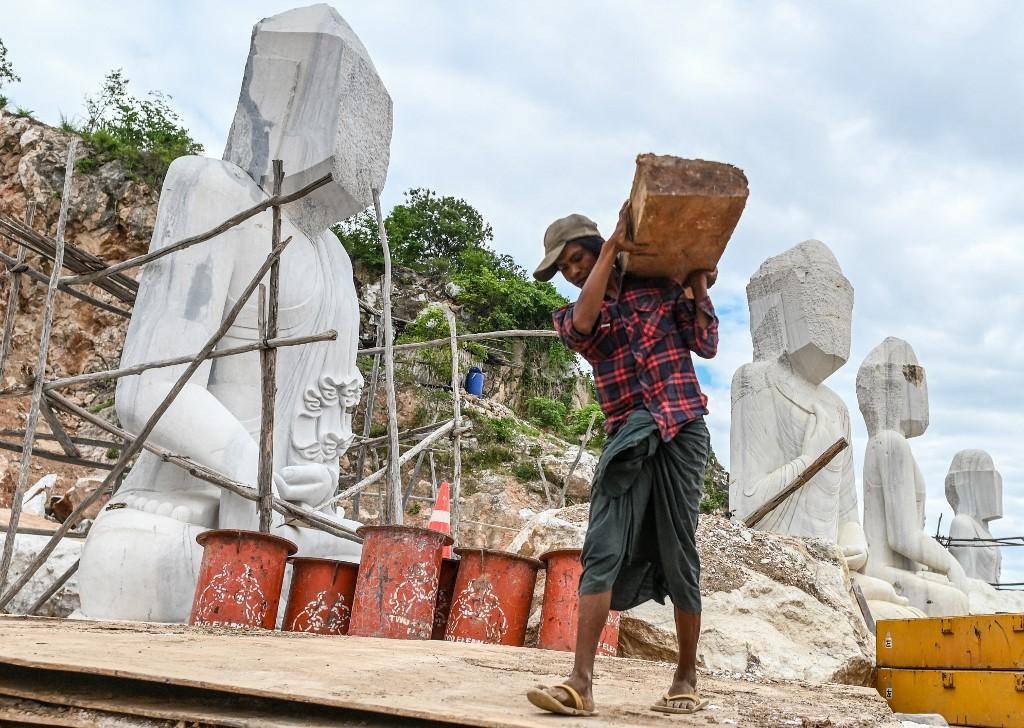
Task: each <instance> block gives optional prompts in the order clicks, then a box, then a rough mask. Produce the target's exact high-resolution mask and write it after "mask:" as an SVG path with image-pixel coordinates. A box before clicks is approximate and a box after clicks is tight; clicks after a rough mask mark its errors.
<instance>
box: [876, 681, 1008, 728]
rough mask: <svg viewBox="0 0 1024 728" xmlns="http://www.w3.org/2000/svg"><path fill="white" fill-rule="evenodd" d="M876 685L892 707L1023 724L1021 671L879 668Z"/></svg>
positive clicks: (988, 723) (987, 725) (986, 723)
mask: <svg viewBox="0 0 1024 728" xmlns="http://www.w3.org/2000/svg"><path fill="white" fill-rule="evenodd" d="M877 684H878V692H879V693H880V694H881V695H882V697H883V698H885V699H886V701H887V702H888V703H889V707H890V708H892V710H893V711H894V712H899V713H938V714H939V715H941V716H942V717H944V718H945V719H946V720H947V721H949V723H950V724H951V725H965V726H967V725H969V726H979V727H980V728H1024V673H1020V672H1000V671H987V670H949V671H943V670H912V669H892V668H888V667H883V668H879V670H878V682H877Z"/></svg>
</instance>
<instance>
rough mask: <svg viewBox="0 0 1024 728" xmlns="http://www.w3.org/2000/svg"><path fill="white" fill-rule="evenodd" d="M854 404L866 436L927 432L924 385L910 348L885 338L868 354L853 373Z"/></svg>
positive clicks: (910, 435)
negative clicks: (889, 431) (858, 408)
mask: <svg viewBox="0 0 1024 728" xmlns="http://www.w3.org/2000/svg"><path fill="white" fill-rule="evenodd" d="M857 403H858V404H859V405H860V412H861V414H862V415H864V424H865V425H866V426H867V428H868V435H871V436H873V435H875V433H877V432H879V431H881V430H895V431H896V432H900V433H902V434H903V436H904V437H917V436H918V435H923V434H924V431H925V430H926V429H928V381H927V379H925V374H924V367H922V366H921V365H920V364H918V363H917V355H916V354H914V350H913V348H911V346H910V344H908V343H907V342H906V341H904V340H903V339H897V338H895V337H893V336H890V337H888V338H887V339H886V340H885V341H883V342H882V343H881V344H879V345H878V346H876V347H875V348H874V349H872V350H871V353H870V354H868V355H867V358H865V359H864V363H863V364H861V365H860V370H859V371H858V372H857Z"/></svg>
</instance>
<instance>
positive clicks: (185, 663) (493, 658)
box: [0, 617, 899, 728]
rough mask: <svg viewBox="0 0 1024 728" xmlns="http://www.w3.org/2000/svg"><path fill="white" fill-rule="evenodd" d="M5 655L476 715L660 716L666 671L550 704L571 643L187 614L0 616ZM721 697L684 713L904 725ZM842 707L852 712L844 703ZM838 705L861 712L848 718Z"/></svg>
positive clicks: (791, 694)
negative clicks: (236, 622)
mask: <svg viewBox="0 0 1024 728" xmlns="http://www.w3.org/2000/svg"><path fill="white" fill-rule="evenodd" d="M0 633H2V634H3V635H4V638H3V640H0V664H6V665H13V666H18V667H25V668H34V669H45V670H61V671H66V672H72V673H80V674H86V675H106V676H110V677H118V678H126V679H131V680H142V681H146V682H151V683H160V684H167V685H179V686H183V687H194V688H201V689H206V690H216V691H219V692H222V693H231V694H238V695H250V696H255V697H264V698H271V699H279V700H287V701H292V702H294V703H300V704H315V705H323V706H328V707H335V708H344V709H349V710H360V711H370V712H373V713H378V714H381V713H383V714H387V715H390V716H395V717H409V718H417V719H421V720H432V721H440V722H446V723H454V724H462V725H474V726H517V727H522V728H536V727H543V728H551V725H552V723H553V721H554V722H557V723H558V724H559V725H565V726H571V727H573V728H576V727H579V728H597V727H599V726H600V727H603V726H649V725H653V726H665V725H666V721H667V720H669V719H667V718H666V717H665V716H663V715H659V714H657V713H654V712H653V711H651V710H649V709H648V706H649V705H650V703H651V702H652V701H653V700H654V699H656V698H657V697H658V696H659V695H660V694H661V692H662V691H663V690H664V688H665V687H666V686H667V685H668V682H669V681H670V679H671V668H670V667H669V666H667V665H664V664H660V663H652V662H644V661H640V660H628V659H621V658H599V659H598V680H597V686H596V690H595V693H596V694H595V698H596V700H597V701H598V705H599V709H600V713H599V714H598V715H597V716H595V717H593V718H586V719H581V720H575V719H570V718H565V719H559V718H553V717H552V716H550V715H548V714H542V713H540V712H539V711H537V710H536V709H535V708H533V707H532V706H530V705H529V704H528V703H527V701H526V699H525V697H524V696H525V693H526V690H527V689H529V688H530V687H532V686H533V685H535V684H537V683H546V684H551V683H552V682H555V681H561V680H562V679H564V677H565V675H566V674H568V671H569V669H570V668H571V665H572V655H571V654H569V653H563V652H553V651H548V650H535V649H528V648H511V647H501V646H496V645H468V644H459V643H454V642H440V641H404V640H378V639H370V638H361V637H321V636H315V635H303V634H295V633H282V632H267V631H262V630H261V631H253V632H240V631H234V630H227V629H222V628H208V629H200V628H193V627H188V626H185V625H153V624H127V623H110V622H86V621H78V620H59V619H42V618H29V617H0ZM700 680H701V691H702V693H704V694H705V695H706V696H707V697H708V698H709V699H710V700H711V704H712V706H711V707H709V708H708V710H706V711H703V712H702V713H700V714H697V715H695V716H692V717H690V718H688V720H687V722H686V724H687V726H720V725H722V724H723V723H727V724H728V723H731V724H733V725H743V726H747V727H749V728H762V727H764V728H767V727H768V726H779V725H790V724H792V725H801V724H804V725H825V724H826V723H824V721H825V720H826V719H827V718H829V717H830V716H831V719H832V720H833V723H834V724H842V725H849V726H865V727H866V726H872V727H873V728H878V727H882V726H884V727H887V728H898V725H899V724H898V723H897V722H895V721H894V720H893V719H892V716H891V714H890V713H889V709H888V708H887V707H886V705H885V702H884V701H883V700H882V699H881V698H880V697H879V695H878V693H877V692H876V691H874V690H872V689H870V688H857V687H852V686H845V685H832V684H826V685H807V684H804V683H783V682H780V681H765V682H763V683H757V682H751V681H747V680H730V679H727V678H722V677H717V676H715V675H712V674H709V673H704V672H702V673H701V676H700ZM844 711H845V712H844ZM843 715H847V716H856V722H855V721H843V722H840V720H839V718H841V717H842V716H843Z"/></svg>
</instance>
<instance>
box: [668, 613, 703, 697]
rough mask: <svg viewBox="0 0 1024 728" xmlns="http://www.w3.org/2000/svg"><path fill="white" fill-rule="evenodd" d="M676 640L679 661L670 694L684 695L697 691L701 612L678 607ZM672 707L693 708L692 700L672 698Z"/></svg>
mask: <svg viewBox="0 0 1024 728" xmlns="http://www.w3.org/2000/svg"><path fill="white" fill-rule="evenodd" d="M675 612H676V640H677V641H678V642H679V661H678V662H677V663H676V674H675V675H674V676H673V678H672V686H671V687H670V688H669V689H668V694H669V695H683V694H686V693H690V694H693V693H696V692H697V640H698V639H699V638H700V612H684V611H683V610H681V609H678V608H677V609H676V610H675ZM666 705H668V706H669V707H671V708H693V707H694V701H692V700H671V701H667V702H666Z"/></svg>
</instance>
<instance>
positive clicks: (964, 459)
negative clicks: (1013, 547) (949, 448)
mask: <svg viewBox="0 0 1024 728" xmlns="http://www.w3.org/2000/svg"><path fill="white" fill-rule="evenodd" d="M946 500H947V501H949V505H950V506H951V507H952V508H953V512H954V513H956V514H957V515H960V514H961V513H962V514H965V515H968V516H973V517H974V518H977V519H978V520H979V521H994V520H996V519H997V518H1002V517H1003V476H1002V475H1000V474H999V471H998V470H996V466H995V464H994V463H993V462H992V456H991V455H989V454H988V453H987V452H985V451H984V450H961V451H960V452H958V453H957V454H956V455H954V456H953V462H952V463H950V466H949V473H947V474H946Z"/></svg>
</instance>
